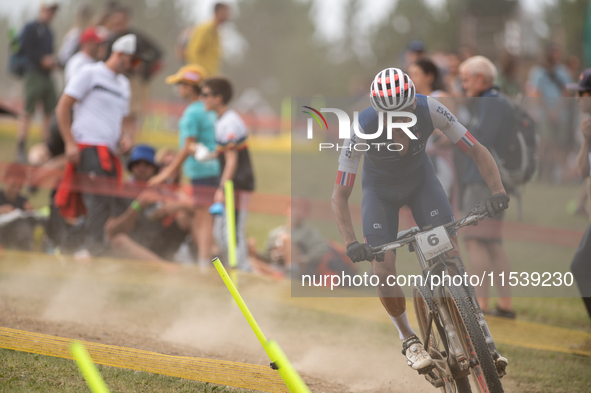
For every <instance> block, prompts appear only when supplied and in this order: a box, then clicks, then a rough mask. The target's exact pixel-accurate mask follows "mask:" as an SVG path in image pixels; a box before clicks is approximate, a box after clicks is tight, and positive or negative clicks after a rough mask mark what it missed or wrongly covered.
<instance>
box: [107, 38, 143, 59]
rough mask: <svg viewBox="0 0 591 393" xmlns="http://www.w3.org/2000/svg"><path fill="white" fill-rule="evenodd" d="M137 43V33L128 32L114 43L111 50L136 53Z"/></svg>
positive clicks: (130, 53)
mask: <svg viewBox="0 0 591 393" xmlns="http://www.w3.org/2000/svg"><path fill="white" fill-rule="evenodd" d="M136 45H137V37H136V36H135V34H126V35H124V36H123V37H119V38H118V39H117V41H115V42H114V43H113V46H112V47H111V52H121V53H125V54H126V55H134V54H135V49H136Z"/></svg>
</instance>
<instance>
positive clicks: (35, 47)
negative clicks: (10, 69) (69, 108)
mask: <svg viewBox="0 0 591 393" xmlns="http://www.w3.org/2000/svg"><path fill="white" fill-rule="evenodd" d="M57 9H58V4H57V2H55V1H47V2H45V3H42V5H41V10H40V12H39V17H38V18H37V20H36V21H33V22H30V23H28V24H27V25H26V26H25V27H24V29H23V31H22V33H21V37H20V40H21V42H20V53H21V54H22V56H23V57H24V58H25V59H26V61H27V67H26V71H25V73H24V75H23V83H24V90H25V114H24V115H23V118H22V122H21V126H20V128H19V132H18V136H17V139H18V143H17V158H18V161H19V162H26V161H27V155H26V153H25V145H26V143H27V134H28V133H29V127H30V125H31V118H32V117H33V114H34V113H35V108H36V106H37V104H38V103H39V102H41V103H42V104H43V112H44V114H45V115H44V117H43V124H42V127H41V132H42V137H43V139H44V140H47V138H48V134H49V122H50V121H51V114H52V112H53V110H54V108H55V105H56V102H57V97H56V94H55V87H54V85H53V80H52V79H51V71H52V70H53V69H54V68H55V66H56V64H57V63H56V59H55V56H54V54H53V33H52V32H51V29H50V28H49V24H50V23H51V21H52V20H53V18H54V16H55V13H56V11H57Z"/></svg>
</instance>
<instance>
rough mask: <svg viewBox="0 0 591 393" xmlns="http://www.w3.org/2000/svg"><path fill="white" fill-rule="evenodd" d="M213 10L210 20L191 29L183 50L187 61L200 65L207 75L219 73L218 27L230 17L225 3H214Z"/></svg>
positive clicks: (220, 50) (219, 46)
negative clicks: (191, 31)
mask: <svg viewBox="0 0 591 393" xmlns="http://www.w3.org/2000/svg"><path fill="white" fill-rule="evenodd" d="M213 12H214V16H213V19H212V20H210V21H209V22H206V23H203V24H201V25H200V26H197V27H196V28H194V29H193V33H192V34H191V38H189V42H188V43H187V48H186V51H185V58H186V60H187V63H188V64H199V65H201V66H202V67H203V68H205V72H206V74H207V76H215V75H217V74H218V73H219V70H220V59H221V58H222V48H221V45H220V37H219V33H218V28H219V27H220V25H221V24H222V23H224V22H225V21H227V20H228V18H229V17H230V7H229V6H228V5H227V4H225V3H216V5H215V6H214V9H213Z"/></svg>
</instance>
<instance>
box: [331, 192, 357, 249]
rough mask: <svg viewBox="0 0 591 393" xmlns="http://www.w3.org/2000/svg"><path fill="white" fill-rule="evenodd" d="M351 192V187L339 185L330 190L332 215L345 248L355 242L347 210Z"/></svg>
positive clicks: (349, 214)
mask: <svg viewBox="0 0 591 393" xmlns="http://www.w3.org/2000/svg"><path fill="white" fill-rule="evenodd" d="M352 191H353V187H348V186H342V185H340V184H335V185H334V188H333V190H332V201H331V202H332V203H331V205H332V215H333V217H334V219H335V221H336V223H337V228H339V232H340V233H341V236H342V237H343V240H344V241H345V245H346V246H348V245H349V244H351V243H354V242H356V241H357V237H356V236H355V230H354V229H353V221H352V220H351V211H350V210H349V197H350V196H351V192H352Z"/></svg>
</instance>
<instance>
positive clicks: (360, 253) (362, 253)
mask: <svg viewBox="0 0 591 393" xmlns="http://www.w3.org/2000/svg"><path fill="white" fill-rule="evenodd" d="M347 256H348V257H349V258H351V260H352V261H353V262H362V261H371V260H373V258H374V255H373V251H372V250H371V247H370V246H369V244H366V243H361V244H360V243H359V242H357V241H356V242H353V243H351V244H349V245H348V246H347Z"/></svg>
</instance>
